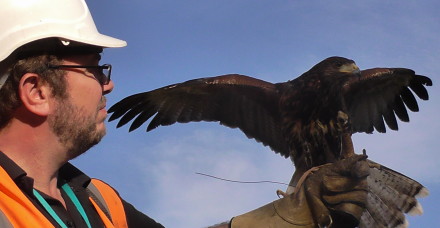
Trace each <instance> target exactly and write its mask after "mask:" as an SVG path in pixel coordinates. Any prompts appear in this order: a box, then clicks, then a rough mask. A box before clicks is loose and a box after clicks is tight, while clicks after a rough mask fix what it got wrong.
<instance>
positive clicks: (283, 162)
mask: <svg viewBox="0 0 440 228" xmlns="http://www.w3.org/2000/svg"><path fill="white" fill-rule="evenodd" d="M88 4H89V7H90V10H91V12H92V14H93V18H94V19H95V23H96V24H97V26H98V29H99V31H100V32H101V33H104V34H107V35H111V36H114V37H117V38H121V39H124V40H126V41H127V42H128V46H127V47H125V48H121V49H108V50H106V51H105V52H104V55H103V61H102V62H103V63H105V62H106V63H111V64H112V65H113V68H114V72H113V75H112V78H113V80H114V82H115V84H116V87H115V90H114V91H113V93H111V94H110V95H108V104H109V106H110V105H112V104H114V103H115V102H117V101H119V100H120V99H122V98H124V97H126V96H128V95H131V94H134V93H138V92H143V91H147V90H152V89H155V88H158V87H162V86H165V85H169V84H172V83H176V82H183V81H186V80H189V79H193V78H200V77H208V76H216V75H222V74H228V73H240V74H245V75H250V76H254V77H257V78H260V79H263V80H267V81H270V82H281V81H287V80H290V79H293V78H295V77H297V76H298V75H300V74H301V73H303V72H305V71H307V70H308V69H309V68H310V67H312V66H313V65H314V64H316V63H318V62H319V61H321V60H322V59H324V58H326V57H329V56H334V55H338V56H344V57H347V58H351V59H353V60H355V61H356V63H357V65H358V66H359V67H360V68H361V69H366V68H372V67H406V68H411V69H414V70H415V71H416V72H417V73H419V74H422V75H427V76H430V77H431V78H432V79H433V82H434V86H433V87H431V88H429V92H430V97H431V99H430V101H428V102H421V103H420V109H421V111H420V112H419V113H410V119H411V122H410V123H401V124H400V126H399V127H400V130H399V131H397V132H391V131H389V132H388V133H386V134H378V133H375V134H372V135H366V134H357V135H355V136H354V143H355V147H356V150H357V151H361V150H362V149H364V148H365V149H367V153H368V154H369V156H370V159H372V160H375V161H377V162H380V163H382V164H384V165H386V166H388V167H390V168H393V169H395V170H397V171H399V172H401V173H404V174H405V175H407V176H410V177H412V178H414V179H417V180H419V181H420V182H421V183H423V184H424V185H425V186H427V187H428V189H429V190H430V192H431V195H430V196H429V197H427V198H424V199H422V200H421V203H422V205H423V207H424V210H425V214H424V215H422V216H417V217H411V218H409V222H410V227H440V220H439V219H438V218H437V215H436V213H435V212H438V208H436V207H437V204H438V203H440V196H439V194H440V153H438V141H437V140H438V139H437V138H438V135H439V134H438V133H437V130H438V129H440V123H439V122H438V121H437V120H436V119H435V118H438V115H439V114H438V111H439V110H440V102H439V99H438V98H439V97H440V96H439V95H440V94H439V93H440V91H439V90H438V88H437V77H438V73H437V72H438V70H439V69H440V66H439V65H440V64H439V60H440V42H439V40H438V39H439V37H440V15H439V14H438V9H439V8H440V2H438V1H434V0H432V1H398V2H397V1H383V0H377V1H342V0H339V1H338V0H335V1H324V0H322V1H294V0H273V1H263V0H223V1H219V0H217V1H214V0H204V1H194V0H187V1H169V0H160V1H159V0H132V1H108V0H106V1H104V0H95V1H89V2H88ZM115 126H116V123H114V122H112V123H109V124H108V134H107V136H106V138H104V140H103V141H102V143H101V144H99V145H97V146H95V147H94V148H92V149H91V150H90V151H89V152H88V153H87V154H85V155H83V156H81V157H80V158H78V159H76V160H75V161H74V164H76V165H77V166H79V167H80V168H81V169H82V170H84V171H85V172H87V173H88V174H89V175H90V176H93V177H97V178H100V179H103V180H105V181H106V182H108V183H110V184H111V185H112V186H114V187H115V188H116V189H117V190H118V191H119V193H120V194H121V195H122V196H123V197H124V198H125V199H126V200H127V201H129V202H131V203H132V204H134V205H135V206H136V207H137V208H138V209H139V210H141V211H143V212H144V213H146V214H148V215H150V216H151V217H153V218H155V219H156V220H157V221H159V222H161V223H162V224H163V225H165V226H166V227H183V228H185V227H191V228H193V227H204V226H208V225H211V224H214V223H217V222H221V221H225V220H229V219H230V218H231V217H232V216H234V215H238V214H241V213H244V212H247V211H249V210H252V209H255V208H257V207H259V206H262V205H264V204H266V203H269V202H271V201H273V200H276V199H277V196H276V194H275V190H276V189H283V190H284V189H285V186H283V185H275V184H236V183H229V182H222V181H218V180H215V179H211V178H207V177H204V176H200V175H196V174H195V173H196V172H202V173H207V174H211V175H216V176H220V177H223V178H229V179H235V180H243V181H254V180H272V181H280V182H288V181H289V180H290V177H291V174H292V172H293V169H294V168H293V166H292V165H291V162H290V161H289V160H287V159H284V158H282V157H280V156H278V155H275V154H274V153H273V152H272V151H271V150H270V149H269V148H267V147H264V146H262V145H261V144H259V143H256V142H255V141H254V140H248V139H247V138H246V136H244V134H242V133H241V132H240V131H239V130H236V129H228V128H225V127H223V126H220V125H219V124H217V123H190V124H176V125H173V126H170V127H159V128H157V129H156V130H154V131H152V132H149V133H146V132H145V131H144V130H143V129H145V128H143V129H138V130H137V131H135V132H132V133H128V127H123V128H120V129H116V127H115Z"/></svg>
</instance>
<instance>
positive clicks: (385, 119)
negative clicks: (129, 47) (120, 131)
mask: <svg viewBox="0 0 440 228" xmlns="http://www.w3.org/2000/svg"><path fill="white" fill-rule="evenodd" d="M431 85H432V81H431V80H430V79H429V78H428V77H425V76H422V75H417V74H415V72H414V71H413V70H410V69H405V68H374V69H368V70H363V71H360V70H359V68H358V67H357V66H356V64H355V63H354V61H352V60H350V59H346V58H342V57H330V58H327V59H325V60H323V61H321V62H320V63H318V64H316V65H315V66H313V67H312V68H311V69H310V70H309V71H307V72H305V73H304V74H302V75H301V76H299V77H297V78H296V79H294V80H291V81H287V82H283V83H275V84H273V83H269V82H266V81H262V80H259V79H255V78H252V77H249V76H244V75H238V74H229V75H223V76H217V77H209V78H200V79H195V80H190V81H187V82H183V83H178V84H174V85H170V86H166V87H163V88H159V89H156V90H153V91H149V92H145V93H139V94H135V95H132V96H129V97H127V98H125V99H123V100H121V101H120V102H118V103H117V104H115V105H114V106H113V107H111V108H110V109H109V112H113V114H112V116H111V117H110V120H114V119H117V118H120V117H122V118H121V119H120V121H119V123H118V127H120V126H122V125H124V124H126V123H128V122H129V121H130V120H132V119H134V121H133V122H132V124H131V127H130V131H132V130H134V129H136V128H138V127H140V126H141V125H142V124H143V123H144V122H146V121H147V120H148V119H149V118H151V117H152V116H154V117H153V119H152V120H151V122H150V124H149V125H148V128H147V131H150V130H152V129H154V128H156V127H158V126H160V125H171V124H174V123H176V122H179V123H187V122H190V121H219V122H220V124H222V125H225V126H228V127H231V128H237V127H238V128H239V129H240V130H242V131H243V132H244V133H245V134H246V136H247V137H249V138H254V139H255V140H257V141H258V142H261V143H263V144H264V145H267V146H269V147H270V148H271V149H272V150H273V151H275V152H276V153H279V154H281V155H282V156H284V157H290V158H291V159H292V161H293V163H294V164H295V167H296V169H295V174H294V176H293V177H292V181H291V184H292V185H293V186H295V185H296V184H297V182H298V180H299V179H300V177H301V176H302V175H303V174H304V173H305V172H306V171H307V170H309V169H310V168H312V167H315V166H319V165H322V164H325V163H328V162H334V161H336V160H339V159H342V158H344V157H348V156H350V155H351V154H353V153H354V151H353V144H352V141H351V135H352V134H353V133H356V132H365V133H372V132H373V131H374V130H376V131H378V132H386V129H387V127H386V126H388V128H390V129H392V130H397V129H398V124H397V118H398V119H400V120H401V121H404V122H408V121H409V117H408V111H407V109H409V110H411V111H413V112H417V111H418V110H419V108H418V104H417V101H416V98H415V96H414V94H416V95H417V96H418V97H419V98H420V99H422V100H428V92H427V90H426V88H425V86H431ZM411 91H412V92H411ZM396 117H397V118H396ZM370 166H371V167H372V168H371V169H374V170H372V171H371V175H370V177H369V178H368V179H369V181H368V182H369V185H371V186H370V194H369V199H368V204H369V205H367V210H366V212H365V213H364V214H363V216H362V220H361V224H360V226H361V227H381V226H382V225H383V226H398V225H401V224H405V221H406V220H405V217H404V215H403V213H402V212H405V213H408V212H410V211H411V210H419V206H418V203H417V201H416V200H415V198H414V196H415V195H417V194H419V193H421V192H424V188H423V186H422V185H420V184H419V183H417V182H415V181H414V180H412V179H410V178H408V177H405V176H403V175H402V174H400V173H397V172H395V171H393V170H390V169H388V168H386V167H384V166H381V165H379V164H376V163H374V162H370ZM396 181H397V182H399V183H398V184H397V186H395V185H396V184H394V183H395V182H396ZM382 185H383V186H382ZM384 186H385V187H384ZM288 192H290V190H289V189H288ZM396 197H398V199H396ZM394 208H396V209H395V210H393V209H394Z"/></svg>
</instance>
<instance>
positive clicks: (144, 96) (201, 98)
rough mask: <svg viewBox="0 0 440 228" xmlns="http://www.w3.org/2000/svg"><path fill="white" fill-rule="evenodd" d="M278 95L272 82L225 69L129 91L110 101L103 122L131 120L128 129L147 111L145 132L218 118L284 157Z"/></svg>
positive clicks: (284, 143)
mask: <svg viewBox="0 0 440 228" xmlns="http://www.w3.org/2000/svg"><path fill="white" fill-rule="evenodd" d="M278 102H279V94H278V92H277V89H276V86H275V85H274V84H272V83H269V82H266V81H262V80H259V79H255V78H252V77H248V76H244V75H238V74H229V75H223V76H217V77H210V78H201V79H195V80H190V81H187V82H183V83H178V84H174V85H170V86H166V87H162V88H159V89H156V90H152V91H149V92H145V93H139V94H135V95H132V96H129V97H127V98H125V99H123V100H121V101H119V102H118V103H116V104H115V105H113V106H112V107H111V108H110V109H109V112H110V113H113V114H112V115H111V117H110V119H109V121H112V120H115V119H117V118H120V117H122V118H121V119H120V121H119V123H118V125H117V126H118V127H120V126H122V125H124V124H127V123H128V122H129V121H130V120H132V119H134V121H133V123H132V124H131V126H130V129H129V130H130V131H132V130H134V129H136V128H138V127H140V126H141V125H142V124H143V123H145V122H146V121H147V120H148V119H149V118H151V117H152V116H153V115H155V116H154V117H153V119H152V120H151V122H150V123H149V125H148V128H147V131H150V130H152V129H154V128H156V127H158V126H160V125H162V126H165V125H171V124H174V123H176V122H179V123H187V122H191V121H219V122H220V124H223V125H225V126H228V127H231V128H236V127H238V128H240V129H241V130H242V131H243V132H244V133H245V134H246V136H248V137H249V138H255V139H256V140H257V141H259V142H262V143H263V144H264V145H268V146H270V147H271V149H272V150H274V151H275V152H277V153H280V154H281V155H284V156H286V157H287V156H289V151H288V146H287V143H286V142H285V140H284V137H283V136H282V132H281V126H280V125H281V122H280V116H279V115H280V114H279V112H278Z"/></svg>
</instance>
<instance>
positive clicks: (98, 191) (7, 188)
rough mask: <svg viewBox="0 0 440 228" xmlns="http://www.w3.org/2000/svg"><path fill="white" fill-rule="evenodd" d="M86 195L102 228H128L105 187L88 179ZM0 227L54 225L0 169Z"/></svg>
mask: <svg viewBox="0 0 440 228" xmlns="http://www.w3.org/2000/svg"><path fill="white" fill-rule="evenodd" d="M87 192H88V193H89V195H90V197H89V200H90V201H91V202H92V204H93V206H94V207H95V209H96V211H97V212H98V214H99V216H100V217H101V219H102V221H103V223H104V225H105V227H106V228H128V225H127V220H126V216H125V212H124V206H123V205H122V201H121V199H120V198H119V196H118V195H117V193H116V192H115V190H113V188H111V187H110V186H109V185H107V184H106V183H104V182H103V181H100V180H98V179H92V181H91V183H90V184H89V186H87ZM0 227H1V228H14V227H16V228H26V227H29V228H40V227H41V228H48V227H54V225H53V224H52V223H51V222H50V221H49V220H48V219H47V218H46V217H45V216H44V215H43V214H42V213H41V212H40V211H39V210H38V209H37V208H36V207H35V206H34V204H33V203H32V202H31V201H30V200H29V199H28V198H27V197H26V196H25V195H24V193H23V192H22V191H21V190H20V188H18V186H17V185H16V184H15V182H14V181H13V180H12V179H11V177H10V176H9V175H8V173H7V172H6V171H5V170H4V169H3V168H2V167H0Z"/></svg>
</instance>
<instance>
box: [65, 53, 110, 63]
mask: <svg viewBox="0 0 440 228" xmlns="http://www.w3.org/2000/svg"><path fill="white" fill-rule="evenodd" d="M63 59H64V60H66V61H72V62H88V63H92V62H99V61H100V60H101V54H100V53H89V54H74V55H65V56H64V57H63Z"/></svg>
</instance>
